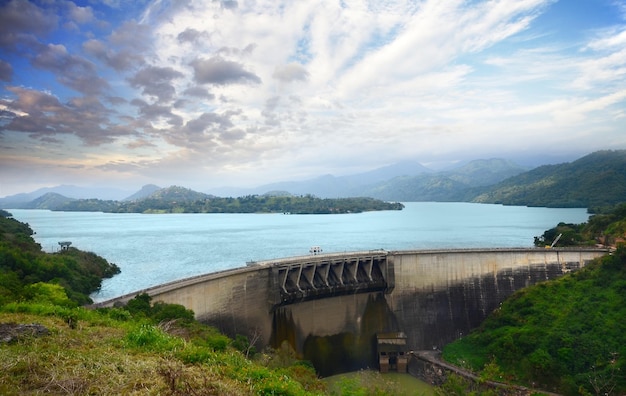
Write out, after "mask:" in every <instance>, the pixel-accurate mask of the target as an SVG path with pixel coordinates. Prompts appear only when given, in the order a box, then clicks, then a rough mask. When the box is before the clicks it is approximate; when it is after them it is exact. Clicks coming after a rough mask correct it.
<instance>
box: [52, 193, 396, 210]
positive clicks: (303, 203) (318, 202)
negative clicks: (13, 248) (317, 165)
mask: <svg viewBox="0 0 626 396" xmlns="http://www.w3.org/2000/svg"><path fill="white" fill-rule="evenodd" d="M403 208H404V205H402V204H401V203H397V202H384V201H380V200H377V199H373V198H335V199H331V198H324V199H322V198H316V197H313V196H312V195H304V196H291V195H284V196H272V195H249V196H245V197H239V198H219V197H206V198H203V199H194V200H182V199H175V198H174V199H173V198H171V197H169V196H167V195H161V196H150V197H148V198H144V199H141V200H137V201H102V200H97V199H79V200H72V201H69V202H67V203H65V204H63V205H60V206H57V207H56V208H54V210H62V211H100V212H114V213H289V214H341V213H360V212H367V211H376V210H402V209H403Z"/></svg>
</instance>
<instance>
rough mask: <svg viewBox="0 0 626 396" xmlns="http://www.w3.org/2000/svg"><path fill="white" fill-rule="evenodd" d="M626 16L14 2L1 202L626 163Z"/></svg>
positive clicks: (414, 7)
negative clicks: (407, 167)
mask: <svg viewBox="0 0 626 396" xmlns="http://www.w3.org/2000/svg"><path fill="white" fill-rule="evenodd" d="M625 126H626V0H624V1H618V0H561V1H556V0H489V1H483V0H469V1H460V0H416V1H393V0H371V1H352V0H307V1H281V0H221V1H217V0H213V1H211V0H176V1H165V0H156V1H142V0H135V1H125V0H100V1H95V0H85V1H68V0H46V1H24V0H11V1H6V0H0V197H3V196H8V195H12V194H17V193H22V192H31V191H34V190H35V189H38V188H41V187H51V186H56V185H61V184H69V185H78V186H85V187H115V188H122V189H128V190H130V191H136V190H138V189H139V188H140V187H141V186H142V185H144V184H149V183H152V184H157V185H159V186H162V187H166V186H170V185H178V186H184V187H187V188H191V189H194V190H197V191H203V192H208V193H210V192H211V188H217V187H222V186H237V187H255V186H259V185H262V184H266V183H272V182H279V181H288V180H305V179H311V178H315V177H317V176H321V175H324V174H332V175H335V176H342V175H349V174H355V173H360V172H365V171H369V170H372V169H375V168H378V167H382V166H387V165H391V164H394V163H397V162H400V161H405V160H413V161H418V162H420V163H421V164H423V165H425V166H427V167H431V168H433V169H437V168H441V167H445V166H449V165H452V164H458V163H462V162H463V161H468V160H472V159H487V158H505V159H510V160H513V161H515V162H517V163H519V164H521V165H526V166H537V165H541V164H547V163H560V162H569V161H573V160H575V159H577V158H580V157H582V156H584V155H586V154H589V153H591V152H593V151H597V150H604V149H624V148H626V127H625Z"/></svg>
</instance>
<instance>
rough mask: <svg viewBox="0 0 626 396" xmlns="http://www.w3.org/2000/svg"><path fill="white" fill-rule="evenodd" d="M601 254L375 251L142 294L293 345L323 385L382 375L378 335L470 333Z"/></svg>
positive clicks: (254, 265)
mask: <svg viewBox="0 0 626 396" xmlns="http://www.w3.org/2000/svg"><path fill="white" fill-rule="evenodd" d="M606 253H607V251H606V250H599V249H563V248H557V249H543V248H528V249H526V248H519V249H508V248H507V249H464V250H416V251H385V250H371V251H361V252H350V253H337V254H319V255H309V256H301V257H292V258H284V259H277V260H268V261H262V262H251V263H248V265H247V266H246V267H242V268H237V269H232V270H227V271H222V272H216V273H211V274H206V275H201V276H196V277H193V278H188V279H183V280H180V281H176V282H171V283H167V284H164V285H160V286H157V287H153V288H150V289H146V290H141V291H138V292H137V293H134V294H131V295H126V296H122V297H119V298H116V299H113V300H109V301H106V302H104V303H100V304H98V305H100V306H113V305H115V304H116V303H117V304H119V303H124V302H126V301H128V300H129V299H131V298H132V297H134V295H136V294H138V293H144V292H145V293H148V294H149V295H151V296H152V298H153V301H162V302H165V303H173V304H181V305H184V306H185V307H186V308H189V309H192V310H193V311H194V312H195V314H196V317H197V319H198V320H200V321H202V322H204V323H207V324H209V325H212V326H215V327H217V328H219V329H220V330H221V331H223V332H224V333H225V334H228V335H230V336H231V337H234V336H235V335H237V334H242V335H245V336H250V335H252V334H256V335H260V338H259V341H258V343H257V346H258V347H263V346H266V345H270V346H273V347H275V348H278V347H280V346H281V345H283V344H284V343H288V344H289V345H290V346H291V347H292V348H293V349H294V350H295V351H296V353H297V354H298V356H299V357H301V358H303V359H306V360H310V361H311V362H312V363H313V364H314V366H315V367H316V369H317V370H318V372H319V373H320V374H321V375H331V374H334V373H338V372H343V371H350V370H356V369H360V368H364V367H376V366H377V355H376V335H377V334H381V333H393V332H402V333H403V334H405V335H406V348H407V350H424V349H431V350H432V349H433V348H434V349H436V348H441V347H442V346H443V345H445V344H447V343H449V342H451V341H453V340H455V339H457V338H459V337H461V336H463V335H464V334H467V333H469V332H470V331H471V330H472V329H474V328H476V327H478V326H479V325H480V323H481V322H482V321H483V320H484V319H485V318H486V317H487V316H488V315H489V314H490V313H491V312H492V311H493V310H494V309H495V308H497V307H498V306H499V304H500V303H501V302H502V301H504V300H505V299H506V298H507V297H508V296H510V295H511V294H513V293H514V292H515V291H516V290H519V289H521V288H524V287H526V286H530V285H533V284H535V283H538V282H542V281H545V280H549V279H554V278H557V277H559V276H561V275H563V274H566V273H568V272H570V271H575V270H577V269H579V268H582V267H584V266H585V265H586V264H587V263H589V262H590V261H591V260H593V259H595V258H597V257H600V256H602V255H604V254H606Z"/></svg>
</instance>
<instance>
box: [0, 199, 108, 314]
mask: <svg viewBox="0 0 626 396" xmlns="http://www.w3.org/2000/svg"><path fill="white" fill-rule="evenodd" d="M32 234H33V231H32V230H31V229H30V227H29V226H28V225H27V224H24V223H20V222H18V221H17V220H15V219H13V218H10V214H9V213H8V212H6V211H2V212H1V213H0V304H4V303H7V302H10V301H18V300H24V301H40V300H51V301H55V302H56V303H58V304H60V303H61V302H63V304H65V305H74V306H77V305H82V304H88V303H91V299H90V298H89V294H91V293H93V292H95V291H96V290H98V288H100V285H101V283H102V278H109V277H111V276H113V275H115V274H117V273H119V268H118V267H117V266H116V265H115V264H110V263H108V262H107V261H106V260H104V259H103V258H101V257H99V256H97V255H95V254H93V253H89V252H82V251H79V250H77V249H74V248H70V249H67V250H62V251H61V252H59V253H55V254H46V253H43V252H42V251H41V246H40V245H39V244H37V243H35V241H34V240H33V238H32Z"/></svg>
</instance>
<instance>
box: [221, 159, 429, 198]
mask: <svg viewBox="0 0 626 396" xmlns="http://www.w3.org/2000/svg"><path fill="white" fill-rule="evenodd" d="M432 172H433V171H432V170H431V169H428V168H426V167H425V166H423V165H421V164H420V163H419V162H417V161H401V162H398V163H396V164H393V165H389V166H385V167H381V168H377V169H374V170H371V171H368V172H363V173H357V174H353V175H347V176H333V175H323V176H319V177H316V178H313V179H308V180H302V181H285V182H278V183H271V184H264V185H261V186H258V187H255V188H249V189H233V188H222V189H214V190H213V193H214V194H217V195H220V196H243V195H253V194H258V195H261V194H265V193H267V192H268V191H287V192H289V193H291V194H293V195H306V194H311V195H314V196H316V197H320V198H347V197H355V196H364V195H363V194H362V191H363V187H365V186H370V185H372V184H374V183H379V182H382V181H385V180H388V179H392V178H394V177H398V176H416V175H419V174H423V173H432Z"/></svg>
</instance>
